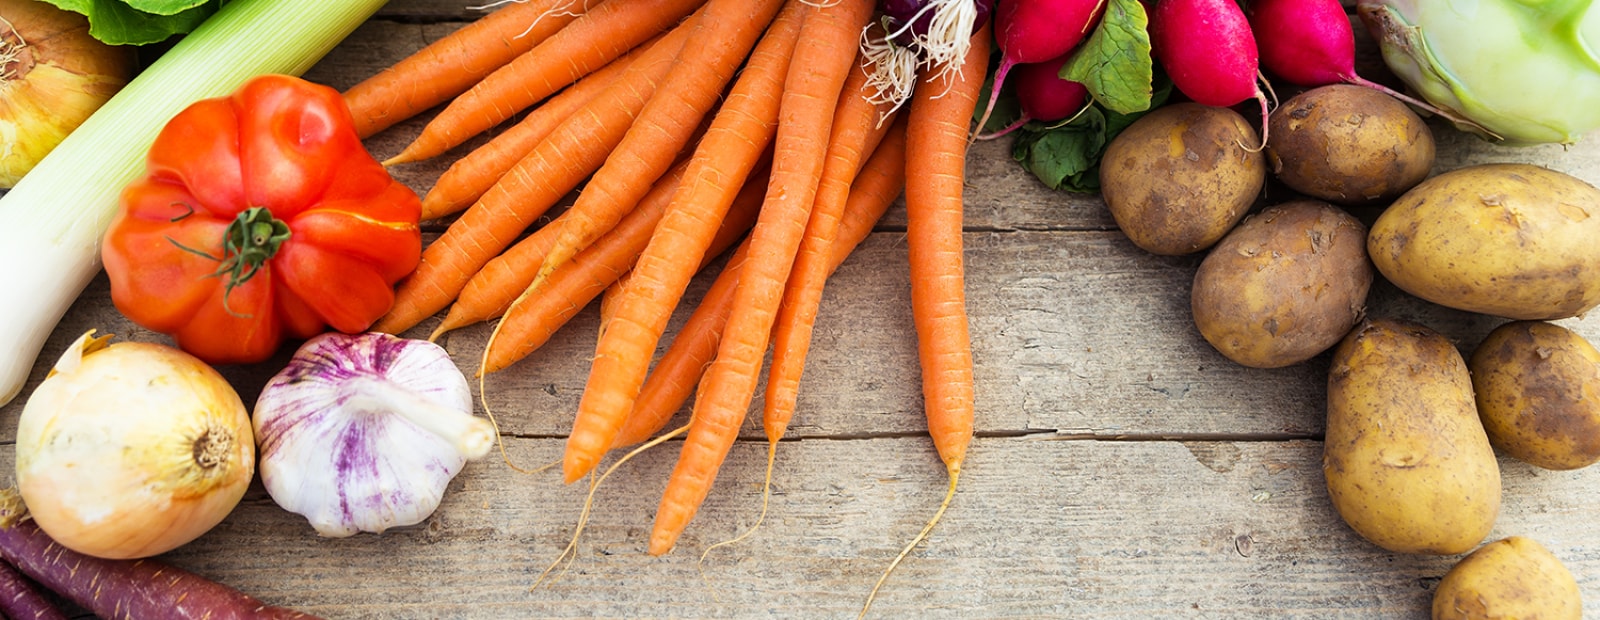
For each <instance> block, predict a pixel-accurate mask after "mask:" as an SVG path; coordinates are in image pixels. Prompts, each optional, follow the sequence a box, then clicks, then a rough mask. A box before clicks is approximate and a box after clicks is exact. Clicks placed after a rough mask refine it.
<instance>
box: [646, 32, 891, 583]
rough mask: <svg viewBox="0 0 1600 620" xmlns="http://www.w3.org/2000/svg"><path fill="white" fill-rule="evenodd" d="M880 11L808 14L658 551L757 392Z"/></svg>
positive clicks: (709, 476)
mask: <svg viewBox="0 0 1600 620" xmlns="http://www.w3.org/2000/svg"><path fill="white" fill-rule="evenodd" d="M872 9H873V2H872V1H871V0H837V1H836V2H833V3H832V4H827V5H813V6H809V7H808V10H807V11H806V16H805V22H804V25H803V26H802V27H801V33H800V39H801V40H802V41H804V42H805V44H804V45H800V46H797V47H796V48H795V52H794V55H795V58H794V61H793V62H792V63H791V64H790V68H789V74H788V75H787V76H786V78H785V81H784V90H783V100H782V107H781V111H780V118H781V120H780V121H779V123H778V132H777V136H776V139H775V142H774V147H773V148H774V152H773V157H772V178H771V179H770V181H769V182H768V184H767V200H766V203H765V204H763V205H762V206H761V216H760V217H759V218H758V219H757V220H756V225H755V228H754V229H753V230H752V231H751V232H750V255H749V256H748V257H747V258H746V259H745V261H744V265H743V267H742V268H740V270H739V286H738V288H737V289H736V290H735V292H734V303H733V310H732V312H731V314H729V315H728V323H727V325H725V326H724V327H723V338H722V341H721V342H720V343H718V345H717V357H716V362H715V363H713V364H712V365H711V367H710V368H708V369H707V370H706V376H705V378H704V379H702V381H701V385H700V388H699V390H698V392H697V393H696V397H695V404H694V411H693V413H692V414H691V416H690V422H689V435H688V437H687V438H685V439H684V443H683V449H682V452H681V453H680V454H679V456H678V463H677V465H676V466H675V467H674V468H673V472H672V475H671V476H670V477H669V478H668V480H667V488H666V491H665V492H664V493H663V494H662V498H661V505H660V508H659V509H657V511H656V521H655V527H654V529H653V530H652V531H651V534H650V546H649V552H650V554H651V555H661V554H663V553H666V552H667V551H670V550H671V549H672V546H673V544H674V543H675V542H676V541H677V538H678V535H679V534H681V533H682V532H683V529H684V527H686V526H687V525H688V523H689V521H690V520H691V519H693V517H694V513H695V512H696V511H697V510H698V509H699V507H700V503H701V502H702V501H704V500H705V496H706V494H707V493H709V492H710V490H711V484H712V482H713V481H714V480H715V479H716V473H717V469H719V468H720V467H721V465H722V461H723V459H725V458H726V457H727V453H728V449H729V448H731V447H732V445H733V440H734V438H735V436H736V435H737V434H738V431H739V425H740V424H741V423H742V422H743V420H744V415H745V411H746V410H747V409H748V408H749V407H750V400H751V399H752V398H753V397H754V396H755V388H756V383H757V381H758V380H759V375H760V372H761V362H762V359H763V358H764V357H765V356H766V351H767V343H768V340H769V337H770V336H771V331H772V323H773V320H774V315H775V314H776V313H777V310H778V308H777V306H778V303H779V301H780V300H781V299H782V297H783V285H784V282H785V281H787V280H788V278H789V270H790V268H791V267H792V266H793V264H794V257H795V253H796V251H797V250H798V249H799V245H800V239H801V237H802V236H803V234H804V232H805V222H806V220H807V219H808V218H809V217H810V213H811V207H812V204H813V201H814V199H815V197H816V192H817V184H818V183H819V181H820V178H821V175H822V167H823V162H824V160H825V157H826V153H827V147H828V143H827V140H826V138H823V136H827V135H829V133H830V131H831V127H832V124H833V113H834V109H835V108H836V107H837V105H838V101H839V94H840V92H842V91H843V88H844V82H845V78H846V76H847V75H848V74H849V73H850V70H851V68H852V67H853V66H854V63H853V61H854V60H855V58H856V40H857V37H858V36H859V35H860V33H861V31H862V29H863V28H865V27H866V24H867V22H868V20H869V19H870V18H871V16H872Z"/></svg>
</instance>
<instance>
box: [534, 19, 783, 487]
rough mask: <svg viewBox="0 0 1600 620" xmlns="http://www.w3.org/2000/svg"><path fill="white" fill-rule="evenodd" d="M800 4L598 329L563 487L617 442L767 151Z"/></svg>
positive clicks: (692, 164) (761, 55)
mask: <svg viewBox="0 0 1600 620" xmlns="http://www.w3.org/2000/svg"><path fill="white" fill-rule="evenodd" d="M804 4H805V3H804V2H803V1H802V0H789V1H788V4H787V5H785V6H784V8H783V10H782V11H780V12H779V14H778V17H777V18H776V19H774V20H773V22H772V25H771V26H769V27H768V28H767V34H766V35H765V36H763V37H762V40H761V43H759V44H757V45H756V48H755V51H753V52H751V54H750V60H748V61H747V62H746V64H745V68H744V70H743V71H742V73H741V75H740V76H739V79H738V81H737V82H735V83H734V86H733V89H732V91H731V92H730V93H729V94H728V99H727V101H725V102H724V103H723V104H722V107H721V109H720V110H718V112H717V113H716V115H715V117H714V118H713V119H712V122H711V127H710V128H708V129H707V130H706V135H705V137H704V138H702V139H701V140H700V142H699V143H698V145H697V146H696V148H695V152H694V155H693V158H692V159H690V161H689V168H688V169H687V170H685V171H684V186H683V187H682V188H681V189H680V190H679V191H678V193H677V194H676V195H674V196H673V197H672V204H671V205H670V206H668V207H667V213H666V215H664V216H662V218H661V223H660V224H659V225H657V226H656V232H655V234H653V235H651V236H650V243H649V245H647V246H645V251H644V253H643V254H641V255H640V256H639V260H638V262H637V263H636V264H635V265H634V268H633V270H634V273H633V276H632V277H630V278H628V286H627V288H625V289H623V293H622V299H621V300H619V302H618V304H617V309H616V314H615V315H614V316H612V317H611V320H609V321H607V322H606V324H605V326H604V327H603V328H602V332H601V336H600V339H599V342H598V344H597V345H596V347H595V358H594V362H593V364H592V366H591V367H590V370H589V378H588V382H587V383H586V384H585V387H584V391H583V397H582V398H581V399H580V400H579V402H578V412H577V415H576V417H575V419H574V420H573V424H572V432H571V434H569V435H568V436H567V445H566V451H565V452H564V453H563V454H562V461H561V466H562V472H563V473H564V475H565V479H566V481H567V482H568V483H571V482H572V481H574V480H577V479H579V478H582V477H583V476H584V474H586V473H588V472H589V471H590V470H592V469H593V468H594V466H595V464H596V463H598V462H599V460H600V457H601V456H602V455H603V454H604V453H605V451H606V449H607V448H608V447H610V445H611V442H612V440H614V439H615V438H616V435H617V430H618V429H620V428H621V427H622V422H623V420H625V419H626V418H627V415H628V411H630V410H631V409H633V399H634V398H635V397H637V396H638V394H639V388H640V386H641V385H642V384H643V383H644V378H645V374H646V371H647V370H648V369H649V366H650V359H651V358H652V357H653V356H654V354H655V347H656V343H657V341H659V340H660V338H661V334H662V332H663V331H665V330H666V324H667V320H668V319H669V318H671V316H672V311H673V309H674V308H676V307H677V305H678V300H679V299H680V298H681V297H682V296H683V291H684V288H685V287H687V286H688V284H689V279H690V278H691V277H692V276H693V275H694V271H695V267H696V266H697V265H698V264H699V263H700V261H701V260H702V258H703V257H704V256H705V252H706V247H707V245H709V244H710V242H711V237H712V236H713V235H714V234H715V231H716V229H717V227H718V226H719V225H720V224H719V223H720V222H721V220H722V219H723V217H724V215H725V214H726V213H727V211H728V208H729V206H730V205H731V204H732V203H733V200H734V196H735V195H736V194H737V193H738V192H739V190H740V189H741V188H742V187H743V186H744V184H745V180H746V178H748V177H749V175H750V172H751V170H752V169H753V168H755V166H756V163H757V162H758V161H759V160H760V159H761V158H762V157H763V154H764V153H765V152H766V151H767V145H768V144H769V143H770V142H771V141H772V136H773V130H774V128H775V127H776V126H777V119H778V101H779V99H780V96H781V93H782V91H783V80H784V75H785V74H786V73H787V72H788V70H789V59H790V56H791V55H792V53H793V52H794V50H795V43H796V40H797V39H798V38H799V33H800V18H801V16H802V15H803V13H802V11H803V10H804Z"/></svg>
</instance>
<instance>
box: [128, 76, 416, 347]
mask: <svg viewBox="0 0 1600 620" xmlns="http://www.w3.org/2000/svg"><path fill="white" fill-rule="evenodd" d="M352 127H353V125H352V122H351V120H350V113H349V111H348V109H347V108H346V107H345V104H344V102H343V101H342V99H341V98H340V96H339V93H338V92H337V91H335V90H333V89H332V88H329V87H326V86H321V85H318V84H313V83H311V82H308V81H306V80H302V79H300V78H296V77H290V76H283V75H268V76H262V77H258V78H255V79H252V80H251V81H249V82H247V83H245V84H244V85H243V86H241V87H240V88H239V90H238V91H236V92H234V93H233V94H232V95H231V96H228V97H221V98H216V99H207V100H203V101H199V102H196V103H195V104H193V105H192V106H190V107H188V108H186V109H185V110H183V111H182V112H180V113H178V115H177V116H174V117H173V118H172V120H171V121H169V122H168V124H167V125H166V127H164V128H163V129H162V131H161V133H160V134H159V135H158V136H157V137H156V140H155V143H154V144H153V145H152V146H151V149H150V156H149V159H148V161H147V174H146V176H145V177H144V178H142V179H140V180H138V181H135V182H134V183H132V184H131V185H129V186H128V187H127V188H126V189H125V190H124V191H123V194H122V205H121V208H120V209H119V210H118V212H117V215H116V216H115V218H114V219H113V220H112V222H111V226H110V228H109V229H108V230H107V232H106V236H105V240H104V244H103V246H102V251H101V258H102V259H103V261H104V263H105V269H106V273H107V275H108V276H109V277H110V280H111V299H112V301H113V302H114V303H115V304H116V306H117V309H118V310H120V311H121V312H122V313H123V314H124V315H126V316H127V317H128V318H129V319H132V320H133V321H134V322H135V323H138V324H139V325H141V326H143V327H145V328H147V329H151V330H154V331H157V332H161V333H165V334H170V335H172V336H173V339H174V340H175V341H176V342H177V344H178V346H179V347H181V348H183V349H184V350H187V351H189V352H190V353H192V354H194V355H195V356H197V357H199V358H201V359H203V360H205V361H207V362H210V363H214V364H221V363H248V362H256V361H261V360H264V359H266V358H267V357H270V356H271V355H272V354H273V352H274V351H276V350H277V348H278V346H279V344H281V342H282V341H283V340H284V339H285V338H294V339H303V338H309V337H311V336H313V335H316V334H318V333H321V332H323V331H327V330H328V328H330V327H331V328H333V329H336V330H339V331H343V332H349V333H354V332H359V331H364V330H366V329H367V328H368V327H370V326H371V325H372V322H373V321H375V320H377V318H378V317H380V316H382V315H383V314H384V313H385V312H387V311H388V309H389V306H390V305H391V304H392V303H393V301H394V289H393V287H394V284H395V282H397V281H399V280H400V278H402V277H405V276H406V275H407V274H409V273H410V272H411V271H412V270H413V269H415V268H416V266H417V262H418V261H419V260H420V257H421V252H422V238H421V233H420V231H419V229H418V227H417V220H418V217H419V215H420V213H421V203H420V200H419V199H418V198H417V195H416V193H415V192H413V191H412V190H411V189H410V188H409V187H407V186H406V185H404V184H402V183H400V182H398V181H395V180H394V179H393V178H392V177H390V176H389V173H388V172H387V171H386V170H384V168H383V166H382V165H380V164H378V162H377V161H375V160H374V159H373V158H372V156H371V155H370V154H369V153H367V151H366V149H365V147H363V146H362V144H361V140H360V138H358V137H357V136H356V133H355V130H354V129H353V128H352Z"/></svg>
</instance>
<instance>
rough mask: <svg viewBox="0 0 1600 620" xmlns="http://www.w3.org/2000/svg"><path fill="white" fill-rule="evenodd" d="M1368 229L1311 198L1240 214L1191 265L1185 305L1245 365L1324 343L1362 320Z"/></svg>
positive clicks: (1308, 353)
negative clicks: (1191, 283) (1190, 284)
mask: <svg viewBox="0 0 1600 620" xmlns="http://www.w3.org/2000/svg"><path fill="white" fill-rule="evenodd" d="M1372 277H1373V272H1372V264H1371V263H1370V262H1368V261H1367V227H1366V226H1364V225H1362V224H1361V222H1360V221H1359V220H1357V219H1356V218H1355V217H1353V216H1351V215H1350V214H1349V213H1346V212H1344V210H1342V209H1340V208H1338V207H1335V206H1333V205H1331V204H1328V203H1326V202H1322V201H1319V200H1301V201H1295V202H1289V203H1284V204H1281V205H1277V206H1273V207H1270V208H1268V209H1266V210H1263V211H1262V212H1260V213H1258V214H1255V215H1252V216H1249V217H1247V218H1245V220H1244V221H1243V222H1241V223H1240V224H1239V225H1238V226H1236V227H1235V228H1234V229H1233V231H1232V232H1229V233H1228V235H1227V236H1226V237H1223V238H1222V241H1221V242H1219V243H1218V244H1217V245H1216V247H1213V248H1211V252H1210V253H1209V254H1207V255H1206V258H1205V260H1204V261H1202V262H1201V263H1200V268H1199V269H1198V270H1197V271H1196V272H1195V276H1194V287H1193V288H1192V289H1190V297H1189V300H1190V309H1191V311H1192V312H1193V314H1194V324H1195V327H1197V328H1199V330H1200V335H1201V336H1204V337H1205V339H1206V342H1209V343H1211V346H1213V347H1216V349H1217V351H1219V352H1221V353H1222V354H1223V355H1224V356H1226V357H1227V358H1228V359H1231V360H1233V361H1235V362H1238V363H1240V364H1243V365H1245V366H1251V367H1254V368H1278V367H1282V366H1288V365H1290V364H1297V363H1300V362H1303V361H1305V360H1308V359H1310V358H1312V357H1313V356H1315V355H1317V354H1318V353H1321V352H1323V351H1326V350H1328V348H1329V347H1332V346H1333V345H1335V344H1338V342H1339V339H1340V338H1343V337H1344V335H1345V334H1346V333H1349V331H1350V328H1351V327H1354V326H1355V324H1356V321H1357V320H1359V319H1360V318H1361V313H1362V310H1363V308H1364V307H1365V306H1366V301H1367V290H1368V289H1369V288H1370V287H1371V286H1372Z"/></svg>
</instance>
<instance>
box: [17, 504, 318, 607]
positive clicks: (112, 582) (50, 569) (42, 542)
mask: <svg viewBox="0 0 1600 620" xmlns="http://www.w3.org/2000/svg"><path fill="white" fill-rule="evenodd" d="M7 491H9V490H7ZM25 517H26V509H25V508H23V507H22V499H21V496H19V495H17V494H16V492H15V491H9V492H6V491H0V556H3V557H4V558H5V561H6V562H9V563H10V564H12V565H13V566H15V567H17V570H20V571H22V573H23V574H25V575H27V576H29V577H32V578H33V579H34V581H37V582H39V585H41V586H44V587H45V588H48V589H50V590H51V591H53V592H55V593H56V594H60V595H61V596H64V597H66V598H67V600H70V601H72V602H73V603H76V604H78V605H79V606H81V607H83V608H84V609H87V610H89V611H90V612H92V613H94V614H95V615H96V616H99V617H101V618H108V619H109V618H209V619H212V620H227V619H243V618H269V619H270V618H287V619H295V620H315V616H311V615H308V614H303V613H300V612H297V611H292V610H289V609H284V608H282V607H273V606H270V605H267V604H265V603H262V602H261V601H258V600H256V599H254V598H252V597H250V596H248V595H246V594H244V593H242V592H240V591H238V590H235V589H233V588H230V587H228V586H225V585H222V584H219V583H216V582H214V581H211V580H209V579H206V578H204V577H201V576H199V575H196V574H194V573H191V572H189V571H186V570H183V569H180V568H177V567H174V566H171V565H168V564H164V563H162V562H160V561H157V560H151V559H143V560H106V559H102V558H96V557H91V556H87V555H83V554H81V553H78V552H76V551H72V550H70V549H67V548H66V547H62V546H61V545H59V544H56V542H55V541H54V540H51V539H50V537H49V536H48V535H46V534H45V533H44V531H43V530H41V529H39V526H37V525H34V523H33V521H32V520H25Z"/></svg>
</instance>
